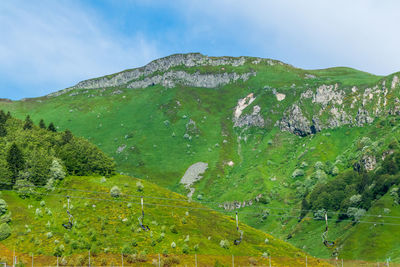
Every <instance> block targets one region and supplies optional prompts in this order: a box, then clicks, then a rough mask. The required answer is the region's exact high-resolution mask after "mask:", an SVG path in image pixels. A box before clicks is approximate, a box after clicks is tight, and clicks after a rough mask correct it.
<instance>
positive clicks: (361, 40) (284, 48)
mask: <svg viewBox="0 0 400 267" xmlns="http://www.w3.org/2000/svg"><path fill="white" fill-rule="evenodd" d="M399 13H400V1H396V0H386V1H379V0H352V1H348V0H274V1H273V0H251V1H240V0H198V1H197V0H174V1H171V0H159V1H156V0H148V1H145V0H142V1H134V0H131V1H129V0H127V1H112V0H109V1H108V0H85V1H83V0H82V1H76V0H65V1H63V0H59V1H52V0H49V1H46V0H43V1H42V0H40V1H29V0H27V1H22V0H21V1H20V0H2V1H0V98H2V97H7V98H12V99H20V98H24V97H35V96H42V95H45V94H47V93H50V92H53V91H57V90H60V89H63V88H66V87H69V86H72V85H74V84H76V83H77V82H79V81H80V80H84V79H88V78H92V77H97V76H101V75H105V74H110V73H114V72H118V71H121V70H123V69H127V68H133V67H139V66H142V65H144V64H146V63H148V62H149V61H151V60H153V59H156V58H159V57H163V56H167V55H170V54H173V53H186V52H201V53H203V54H206V55H210V56H223V55H229V56H241V55H246V56H258V57H265V58H274V59H279V60H282V61H284V62H287V63H290V64H293V65H295V66H298V67H302V68H307V69H316V68H325V67H332V66H349V67H354V68H357V69H361V70H364V71H368V72H371V73H374V74H380V75H387V74H390V73H393V72H397V71H400V53H399V47H400V34H399V31H398V14H399Z"/></svg>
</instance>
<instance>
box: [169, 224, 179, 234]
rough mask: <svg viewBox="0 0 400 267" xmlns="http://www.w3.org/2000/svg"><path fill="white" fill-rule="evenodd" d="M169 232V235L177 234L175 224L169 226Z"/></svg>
mask: <svg viewBox="0 0 400 267" xmlns="http://www.w3.org/2000/svg"><path fill="white" fill-rule="evenodd" d="M169 230H170V231H171V233H173V234H177V233H178V230H177V229H176V226H175V224H174V225H171V227H170V228H169Z"/></svg>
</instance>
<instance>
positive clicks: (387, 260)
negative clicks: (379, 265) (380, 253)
mask: <svg viewBox="0 0 400 267" xmlns="http://www.w3.org/2000/svg"><path fill="white" fill-rule="evenodd" d="M386 262H387V266H388V267H389V266H390V265H389V259H386Z"/></svg>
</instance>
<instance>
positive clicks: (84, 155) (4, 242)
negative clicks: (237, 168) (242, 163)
mask: <svg viewBox="0 0 400 267" xmlns="http://www.w3.org/2000/svg"><path fill="white" fill-rule="evenodd" d="M0 133H1V137H0V146H1V148H2V149H1V153H0V163H1V165H0V166H1V168H2V169H1V176H0V178H1V179H0V248H1V249H0V261H3V260H6V261H8V262H10V261H11V260H10V258H11V251H14V250H15V251H16V253H17V254H16V255H19V256H20V260H22V262H23V263H25V264H27V263H28V262H29V255H31V254H32V253H33V254H34V255H36V256H38V257H39V259H38V261H39V264H44V265H45V264H54V260H55V258H51V257H55V256H58V257H60V259H61V261H62V265H66V264H70V265H83V264H86V262H87V260H88V259H87V257H86V256H84V255H87V254H86V253H87V252H88V251H90V252H91V253H92V257H93V258H92V260H93V261H97V263H98V264H111V263H112V262H113V261H114V260H113V256H114V255H121V253H122V255H124V257H126V260H127V261H128V262H129V263H131V264H133V263H135V264H146V262H147V263H149V264H150V263H151V260H152V257H153V256H154V255H157V254H159V253H161V254H163V262H164V264H165V266H170V265H171V264H179V263H180V261H181V258H180V256H179V255H190V254H199V255H203V257H205V259H206V261H207V262H212V263H214V261H217V260H218V256H221V257H223V256H226V258H222V259H220V261H221V262H223V263H225V262H226V261H227V262H230V257H231V255H235V256H241V257H242V259H240V258H239V259H238V260H239V262H240V261H243V262H246V261H251V262H253V263H257V262H258V261H259V260H262V261H265V260H266V258H267V257H268V256H271V255H274V258H275V259H274V260H275V261H278V259H279V262H277V264H282V265H285V264H298V263H299V262H302V261H304V259H305V257H306V254H305V253H304V252H302V251H301V250H300V249H297V248H295V247H293V246H292V245H290V244H288V243H285V242H284V241H281V240H279V239H276V238H274V237H272V236H271V235H269V234H266V233H263V232H262V231H259V230H256V229H254V228H252V227H250V226H247V225H245V224H243V223H240V224H239V227H240V230H241V231H243V240H242V242H241V243H240V245H234V244H233V242H234V240H235V239H238V238H239V236H240V233H239V232H238V230H237V229H236V222H235V219H234V218H233V217H232V216H233V215H234V213H232V212H230V213H226V214H225V215H223V214H221V213H219V212H217V211H214V210H211V209H209V208H207V207H205V206H202V205H201V204H198V203H195V202H192V201H190V200H189V199H188V198H186V197H184V196H182V195H179V194H177V193H173V192H171V191H169V190H168V189H163V188H161V187H159V186H157V185H155V184H152V183H150V182H147V181H143V180H139V179H135V178H132V177H129V176H123V175H114V168H115V166H114V162H113V160H112V159H110V158H109V157H107V156H106V155H105V154H104V153H103V152H101V151H100V150H99V149H98V148H97V147H96V146H94V145H93V144H91V143H89V142H88V141H86V140H85V139H83V138H78V137H75V136H73V135H72V133H71V132H69V131H68V130H67V131H64V132H57V130H56V128H55V127H53V126H52V124H50V125H49V126H48V127H45V125H44V122H43V121H41V122H40V123H39V126H36V125H35V124H33V122H32V121H31V119H30V117H29V116H27V117H26V118H25V121H22V120H18V119H16V118H14V117H13V116H12V115H11V114H9V113H8V114H6V113H4V112H3V111H0ZM90 175H91V176H90ZM141 198H143V200H144V205H143V206H144V211H145V217H144V218H142V217H141V216H142V213H141V212H142V211H141V205H140V200H141ZM68 199H69V200H70V203H69V204H68ZM67 211H68V212H70V214H71V215H72V217H70V216H69V215H68V212H67ZM240 217H241V215H240ZM68 222H70V223H71V224H72V225H71V229H69V228H66V227H65V226H64V225H68ZM141 223H143V224H144V225H148V227H149V230H148V231H145V229H144V228H142V227H141ZM63 224H64V225H63ZM13 253H14V252H13ZM171 255H177V256H171ZM215 256H217V257H215ZM228 256H229V257H228ZM171 257H172V258H171ZM252 257H255V258H252ZM186 260H187V259H185V257H183V258H182V264H184V263H185V261H186ZM203 260H204V259H203ZM93 261H92V263H93ZM309 262H310V264H315V265H323V264H324V263H322V262H321V263H319V261H317V260H315V259H313V258H311V257H310V259H309Z"/></svg>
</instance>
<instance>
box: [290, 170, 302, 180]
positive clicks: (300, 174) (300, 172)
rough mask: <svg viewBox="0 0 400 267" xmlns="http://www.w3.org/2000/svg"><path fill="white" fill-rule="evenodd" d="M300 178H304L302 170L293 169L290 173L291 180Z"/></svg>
mask: <svg viewBox="0 0 400 267" xmlns="http://www.w3.org/2000/svg"><path fill="white" fill-rule="evenodd" d="M300 176H304V171H303V170H302V169H295V170H294V172H293V173H292V178H297V177H300Z"/></svg>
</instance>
